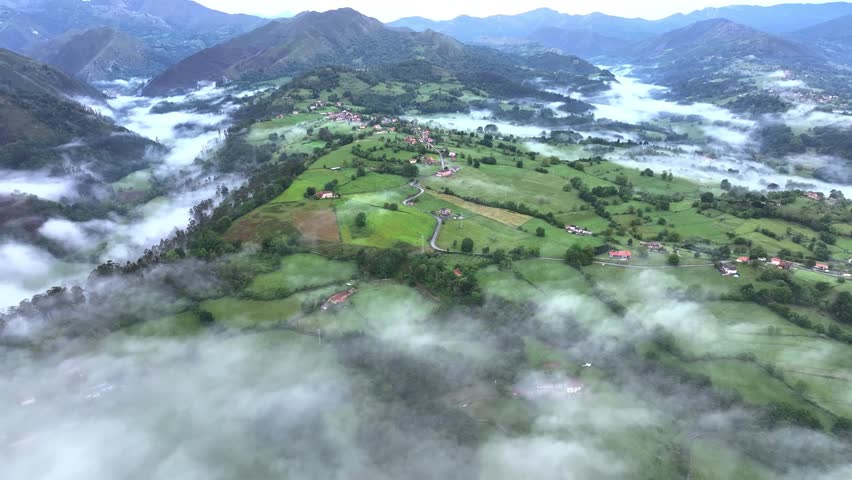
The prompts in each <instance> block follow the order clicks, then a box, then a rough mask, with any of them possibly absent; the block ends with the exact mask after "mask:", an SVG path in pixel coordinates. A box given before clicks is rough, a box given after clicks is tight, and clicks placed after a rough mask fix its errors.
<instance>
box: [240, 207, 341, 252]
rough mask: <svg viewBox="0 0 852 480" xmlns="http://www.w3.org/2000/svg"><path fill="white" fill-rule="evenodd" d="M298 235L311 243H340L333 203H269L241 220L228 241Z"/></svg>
mask: <svg viewBox="0 0 852 480" xmlns="http://www.w3.org/2000/svg"><path fill="white" fill-rule="evenodd" d="M290 235H297V236H299V237H301V238H302V239H304V240H305V241H307V242H311V243H313V242H339V241H340V235H339V233H338V229H337V216H336V215H335V213H334V210H333V205H332V203H331V202H329V201H314V200H304V199H303V200H302V201H301V202H298V203H268V204H266V205H263V206H261V207H258V208H256V209H255V210H253V211H252V212H250V213H248V214H247V215H245V216H243V217H241V218H239V219H237V220H236V221H235V222H234V223H233V224H232V225H231V227H230V228H229V229H228V231H227V232H225V238H226V239H228V240H240V241H250V240H259V239H261V238H266V237H272V238H275V237H287V236H290Z"/></svg>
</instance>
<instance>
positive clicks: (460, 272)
mask: <svg viewBox="0 0 852 480" xmlns="http://www.w3.org/2000/svg"><path fill="white" fill-rule="evenodd" d="M453 275H455V276H457V277H461V276H462V271H461V269H460V268H457V269H455V270H453Z"/></svg>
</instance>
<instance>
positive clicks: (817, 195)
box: [805, 192, 822, 201]
mask: <svg viewBox="0 0 852 480" xmlns="http://www.w3.org/2000/svg"><path fill="white" fill-rule="evenodd" d="M805 196H806V197H808V198H810V199H811V200H816V201H820V200H822V194H821V193H819V192H807V193H806V194H805Z"/></svg>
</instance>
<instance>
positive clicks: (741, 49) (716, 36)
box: [630, 18, 823, 65]
mask: <svg viewBox="0 0 852 480" xmlns="http://www.w3.org/2000/svg"><path fill="white" fill-rule="evenodd" d="M630 50H631V54H632V56H633V58H636V59H639V60H641V61H642V62H645V63H648V62H653V63H662V64H663V65H666V64H679V63H681V62H692V63H698V64H700V63H702V62H705V61H708V60H711V59H728V60H735V59H747V58H748V57H750V56H753V57H756V60H759V61H770V62H773V61H784V62H811V61H822V60H823V59H822V58H821V57H820V55H819V54H817V53H816V52H813V51H812V50H810V49H808V48H806V47H804V46H802V45H799V44H796V43H793V42H791V41H788V40H785V39H784V38H782V37H779V36H776V35H771V34H768V33H765V32H762V31H759V30H756V29H754V28H751V27H748V26H746V25H741V24H739V23H735V22H732V21H730V20H727V19H722V18H719V19H713V20H704V21H701V22H696V23H693V24H692V25H689V26H687V27H683V28H679V29H677V30H673V31H671V32H668V33H665V34H663V35H660V36H657V37H654V38H651V39H647V40H644V41H642V42H639V43H637V44H635V45H634V46H632V47H631V49H630Z"/></svg>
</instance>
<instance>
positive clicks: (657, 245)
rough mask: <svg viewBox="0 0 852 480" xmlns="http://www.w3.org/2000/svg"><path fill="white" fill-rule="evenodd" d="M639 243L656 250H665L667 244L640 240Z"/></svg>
mask: <svg viewBox="0 0 852 480" xmlns="http://www.w3.org/2000/svg"><path fill="white" fill-rule="evenodd" d="M639 244H640V245H643V246H645V247H648V250H652V251H655V252H664V251H665V250H666V246H665V245H663V244H662V243H660V242H640V243H639Z"/></svg>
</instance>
